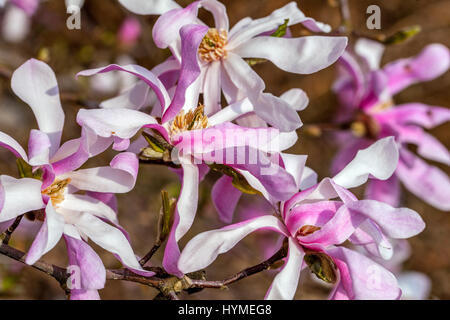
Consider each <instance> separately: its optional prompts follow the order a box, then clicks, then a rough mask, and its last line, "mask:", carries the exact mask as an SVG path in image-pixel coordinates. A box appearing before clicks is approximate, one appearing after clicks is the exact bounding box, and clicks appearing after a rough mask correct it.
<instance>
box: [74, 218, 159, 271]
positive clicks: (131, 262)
mask: <svg viewBox="0 0 450 320" xmlns="http://www.w3.org/2000/svg"><path fill="white" fill-rule="evenodd" d="M73 215H74V217H72V223H73V224H74V225H75V226H76V227H77V228H78V229H79V230H80V231H81V232H83V233H84V234H85V235H86V236H88V237H89V238H90V239H91V240H92V241H94V242H95V243H96V244H98V245H99V246H100V247H102V248H103V249H105V250H107V251H109V252H111V253H113V254H114V255H115V256H116V257H117V258H119V259H120V261H121V262H122V263H123V264H124V265H125V266H126V267H128V268H130V269H131V270H133V271H135V272H139V273H147V274H148V275H152V274H153V273H152V272H146V271H145V270H144V269H142V268H141V266H140V264H139V262H138V260H137V258H136V256H135V254H134V252H133V249H132V248H131V245H130V243H129V242H128V239H127V238H126V237H125V235H124V234H123V233H122V231H120V230H119V229H117V228H115V227H113V226H111V225H110V224H108V223H106V222H104V221H102V220H101V219H99V218H97V217H95V216H93V215H91V214H89V213H81V212H80V213H78V214H73ZM75 215H76V216H75Z"/></svg>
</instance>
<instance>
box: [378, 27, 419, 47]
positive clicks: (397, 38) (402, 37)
mask: <svg viewBox="0 0 450 320" xmlns="http://www.w3.org/2000/svg"><path fill="white" fill-rule="evenodd" d="M420 31H422V28H421V27H420V26H418V25H417V26H410V27H407V28H405V29H402V30H399V31H397V32H396V33H394V34H393V35H392V36H390V37H387V38H386V39H385V40H384V41H383V43H384V44H386V45H391V44H400V43H403V42H405V41H406V40H408V39H410V38H412V37H414V36H415V35H416V34H418V33H419V32H420Z"/></svg>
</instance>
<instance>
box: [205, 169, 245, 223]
mask: <svg viewBox="0 0 450 320" xmlns="http://www.w3.org/2000/svg"><path fill="white" fill-rule="evenodd" d="M232 180H233V179H232V178H230V177H228V176H225V175H224V176H222V177H221V178H220V179H219V180H217V182H216V183H215V184H214V186H213V188H212V190H211V197H212V200H213V204H214V207H215V208H216V210H217V212H218V213H219V218H220V220H222V221H223V222H224V223H231V222H232V221H233V215H234V211H235V209H236V205H237V203H238V201H239V199H240V197H241V195H242V192H241V191H239V190H238V189H236V188H235V187H234V186H233V184H232Z"/></svg>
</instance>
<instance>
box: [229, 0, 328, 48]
mask: <svg viewBox="0 0 450 320" xmlns="http://www.w3.org/2000/svg"><path fill="white" fill-rule="evenodd" d="M285 19H289V22H288V26H291V25H295V24H297V23H303V24H304V25H305V27H307V28H308V29H310V30H312V31H314V32H329V31H330V30H331V28H330V26H328V25H325V24H323V23H320V22H316V21H315V20H314V19H312V18H308V17H306V16H305V14H304V13H303V12H302V11H300V9H299V8H298V7H297V3H296V2H294V1H292V2H290V3H288V4H287V5H285V6H284V7H282V8H279V9H277V10H275V11H273V12H272V13H271V14H270V15H268V16H267V17H264V18H260V19H255V20H251V21H249V23H246V25H245V28H240V30H239V31H237V30H234V32H233V33H232V36H230V38H229V40H228V43H229V44H228V49H233V48H236V47H238V46H239V45H241V44H242V43H244V42H246V41H248V40H249V39H251V38H253V37H255V36H257V35H260V34H262V33H264V32H267V31H270V30H276V29H277V28H278V27H279V26H280V25H282V24H283V23H284V21H285ZM245 22H247V21H245ZM232 31H233V29H232Z"/></svg>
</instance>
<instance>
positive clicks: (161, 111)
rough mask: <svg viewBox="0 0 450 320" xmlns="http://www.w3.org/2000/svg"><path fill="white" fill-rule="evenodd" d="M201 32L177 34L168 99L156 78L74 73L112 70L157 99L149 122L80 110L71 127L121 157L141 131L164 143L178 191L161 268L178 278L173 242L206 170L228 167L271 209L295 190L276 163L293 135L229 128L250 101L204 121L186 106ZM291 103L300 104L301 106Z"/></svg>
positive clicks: (187, 222)
mask: <svg viewBox="0 0 450 320" xmlns="http://www.w3.org/2000/svg"><path fill="white" fill-rule="evenodd" d="M206 31H207V28H206V27H203V26H198V25H186V26H184V27H182V28H181V31H180V33H181V37H182V39H183V44H182V47H183V59H184V60H183V61H182V64H181V70H180V71H179V79H178V85H177V87H176V89H175V92H173V94H171V93H170V92H168V91H167V89H166V86H165V85H164V84H163V82H162V81H161V80H160V77H157V76H156V75H155V74H153V73H152V72H150V71H148V70H147V69H145V68H143V67H140V66H137V65H128V66H118V65H110V66H107V67H105V68H99V69H93V70H86V71H82V72H80V73H79V75H83V76H92V75H95V74H98V73H104V72H109V71H113V70H120V71H125V72H128V73H131V74H134V75H136V76H137V77H139V78H140V79H141V80H142V81H143V83H145V84H147V85H148V86H149V87H150V88H152V89H153V92H154V93H155V95H156V97H157V100H158V103H159V108H157V109H156V110H155V109H154V110H153V111H152V114H155V117H154V116H151V115H148V114H146V113H143V112H140V111H137V110H133V109H127V108H117V107H113V108H104V109H91V110H83V109H82V110H80V112H79V113H78V116H77V121H78V123H79V124H80V125H81V126H82V127H84V128H88V129H89V130H91V131H93V132H95V134H97V135H98V136H99V137H101V139H106V140H108V141H110V143H114V145H113V148H115V149H116V150H125V149H127V148H128V147H129V144H130V142H129V141H130V139H131V138H132V137H133V136H135V135H136V133H137V132H138V131H139V130H140V129H141V128H144V129H145V128H147V129H153V130H155V131H157V132H158V134H159V135H160V136H161V137H162V138H163V139H164V140H165V143H167V144H168V145H170V146H171V148H173V150H175V151H177V152H178V153H177V152H172V159H174V158H176V157H179V159H180V162H181V167H182V174H181V175H182V188H181V193H180V196H179V199H178V203H177V210H176V214H175V219H174V227H173V228H172V232H171V234H170V236H169V240H168V244H167V248H166V251H165V257H164V261H163V265H164V267H165V269H166V270H167V271H168V272H170V273H173V274H177V275H180V272H179V270H178V269H177V266H176V262H177V260H178V255H179V249H178V245H177V242H178V240H179V239H181V237H182V236H183V235H184V234H185V233H186V232H187V231H188V230H189V228H190V227H191V225H192V223H193V220H194V217H195V213H196V209H197V199H198V183H199V180H200V179H201V178H202V177H203V176H204V174H206V173H207V172H208V170H209V167H208V166H206V165H205V162H207V163H216V164H224V165H227V166H228V167H229V168H232V169H234V170H236V172H239V174H241V175H242V176H243V177H244V178H245V179H246V180H247V181H248V183H249V184H250V186H251V187H253V188H255V189H256V190H267V197H271V198H273V199H276V200H277V201H280V200H286V199H287V198H288V197H289V195H290V194H292V193H295V192H296V191H297V190H298V188H297V183H296V181H295V178H294V177H293V176H292V175H291V174H290V173H289V172H288V171H287V170H286V168H285V165H284V163H283V162H282V161H281V160H280V159H279V156H278V155H279V152H280V151H282V150H284V149H287V148H289V147H290V146H292V145H293V144H294V143H295V141H296V140H297V135H296V133H295V132H290V133H280V132H278V130H276V129H274V128H242V127H239V126H237V125H235V124H233V123H231V121H233V120H235V119H236V118H238V117H239V116H241V115H243V114H246V113H248V112H252V111H253V105H252V104H251V103H250V102H249V100H248V99H244V100H241V101H239V102H236V103H235V104H232V105H230V106H228V107H227V108H224V109H223V110H221V111H220V112H218V113H216V114H214V115H212V116H211V117H207V116H206V115H205V114H204V113H203V110H202V108H200V107H197V103H195V105H192V104H190V103H191V101H192V99H188V98H186V97H187V96H188V95H189V94H191V95H192V94H194V93H195V91H194V92H191V90H192V84H193V83H194V82H195V80H196V78H197V77H198V76H199V75H200V67H199V65H198V58H197V50H198V46H199V44H200V42H201V41H202V39H203V36H204V34H205V33H206ZM197 96H198V92H197ZM297 103H298V104H303V102H302V101H297ZM181 109H183V110H181ZM159 118H160V119H161V121H159V120H158V119H159ZM254 138H256V140H254ZM252 139H253V140H252ZM252 142H254V143H252ZM138 143H140V141H138ZM142 146H145V145H142ZM133 147H135V146H133ZM237 149H240V150H241V152H242V154H244V160H245V157H247V156H248V155H256V158H255V162H252V161H240V160H239V159H236V157H237V154H238V152H236V150H237ZM230 152H231V154H232V156H231V157H229V155H230ZM269 154H273V156H270V155H269ZM279 160H280V161H279ZM262 168H263V169H267V170H270V174H265V173H264V170H262ZM280 186H283V188H281V187H280Z"/></svg>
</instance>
